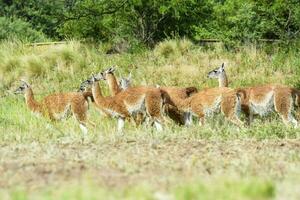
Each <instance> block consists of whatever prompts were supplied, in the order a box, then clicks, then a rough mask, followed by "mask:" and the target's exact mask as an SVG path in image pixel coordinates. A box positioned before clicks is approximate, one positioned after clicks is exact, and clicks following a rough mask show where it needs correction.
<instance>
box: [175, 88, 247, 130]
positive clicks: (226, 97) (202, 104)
mask: <svg viewBox="0 0 300 200" xmlns="http://www.w3.org/2000/svg"><path fill="white" fill-rule="evenodd" d="M218 99H219V103H217V101H218ZM177 107H178V109H180V110H182V111H185V112H190V113H192V114H193V115H195V116H197V117H198V118H199V119H200V123H201V124H203V123H204V120H205V117H207V116H208V115H209V114H214V113H215V112H222V113H223V114H224V115H225V117H226V118H227V119H228V120H230V121H231V122H233V123H235V124H237V125H241V124H242V122H241V121H240V120H239V117H238V114H239V107H240V98H239V95H238V94H237V92H236V91H235V90H233V89H230V88H226V87H223V88H209V89H205V90H201V91H200V92H198V93H196V94H194V95H192V96H191V97H189V98H186V99H180V100H179V101H178V102H177ZM213 108H214V109H213ZM209 109H211V111H212V113H209V112H208V110H209Z"/></svg>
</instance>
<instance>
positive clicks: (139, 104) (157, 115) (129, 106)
mask: <svg viewBox="0 0 300 200" xmlns="http://www.w3.org/2000/svg"><path fill="white" fill-rule="evenodd" d="M104 79H105V78H104V75H103V73H98V74H96V75H93V76H92V77H90V78H89V79H87V80H86V81H85V82H84V83H83V84H86V83H87V84H89V85H91V86H92V93H93V97H94V100H95V103H96V105H97V106H98V107H100V108H101V109H102V110H104V111H105V112H106V113H108V114H109V115H110V116H111V117H115V118H117V120H118V125H117V130H118V131H122V130H123V127H124V123H125V120H126V119H129V118H130V117H132V116H135V115H136V114H137V113H145V114H146V115H147V116H148V117H149V118H150V120H151V121H152V122H153V123H154V125H155V127H156V129H157V130H158V131H161V130H162V125H163V123H164V119H163V116H162V106H163V103H164V99H165V97H164V95H165V94H163V93H162V91H161V90H160V89H158V88H154V87H130V88H128V89H126V90H124V91H121V92H119V93H118V94H116V95H115V96H111V97H104V96H103V95H102V92H101V88H100V86H99V83H98V82H99V81H100V80H104Z"/></svg>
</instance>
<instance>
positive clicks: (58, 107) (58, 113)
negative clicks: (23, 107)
mask: <svg viewBox="0 0 300 200" xmlns="http://www.w3.org/2000/svg"><path fill="white" fill-rule="evenodd" d="M24 96H25V101H26V104H27V106H28V108H29V109H30V110H31V111H32V112H33V113H37V114H41V115H42V116H44V117H48V118H49V119H51V120H53V121H57V120H61V119H63V118H67V117H69V116H70V115H71V114H73V115H74V116H75V118H76V119H77V121H78V122H79V123H80V124H81V125H83V126H85V127H86V121H87V110H88V103H87V100H86V98H87V97H89V96H90V93H83V94H81V93H79V92H69V93H58V94H51V95H48V96H46V97H45V98H44V99H43V100H42V101H41V102H37V101H36V100H35V98H34V94H33V91H32V89H31V87H28V88H26V89H25V90H24Z"/></svg>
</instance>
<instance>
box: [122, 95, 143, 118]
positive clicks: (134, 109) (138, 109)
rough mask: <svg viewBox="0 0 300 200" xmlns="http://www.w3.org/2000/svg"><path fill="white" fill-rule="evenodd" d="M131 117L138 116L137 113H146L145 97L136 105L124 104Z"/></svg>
mask: <svg viewBox="0 0 300 200" xmlns="http://www.w3.org/2000/svg"><path fill="white" fill-rule="evenodd" d="M124 103H125V106H126V108H127V110H128V112H129V113H130V115H136V114H137V113H143V112H145V111H146V105H145V98H144V96H143V97H141V98H140V99H139V101H137V102H136V103H135V104H132V103H127V102H124Z"/></svg>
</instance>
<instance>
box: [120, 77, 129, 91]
mask: <svg viewBox="0 0 300 200" xmlns="http://www.w3.org/2000/svg"><path fill="white" fill-rule="evenodd" d="M130 82H131V81H130V79H127V78H121V80H120V81H119V85H120V88H121V89H122V90H126V89H127V88H129V87H130V85H131V83H130Z"/></svg>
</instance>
